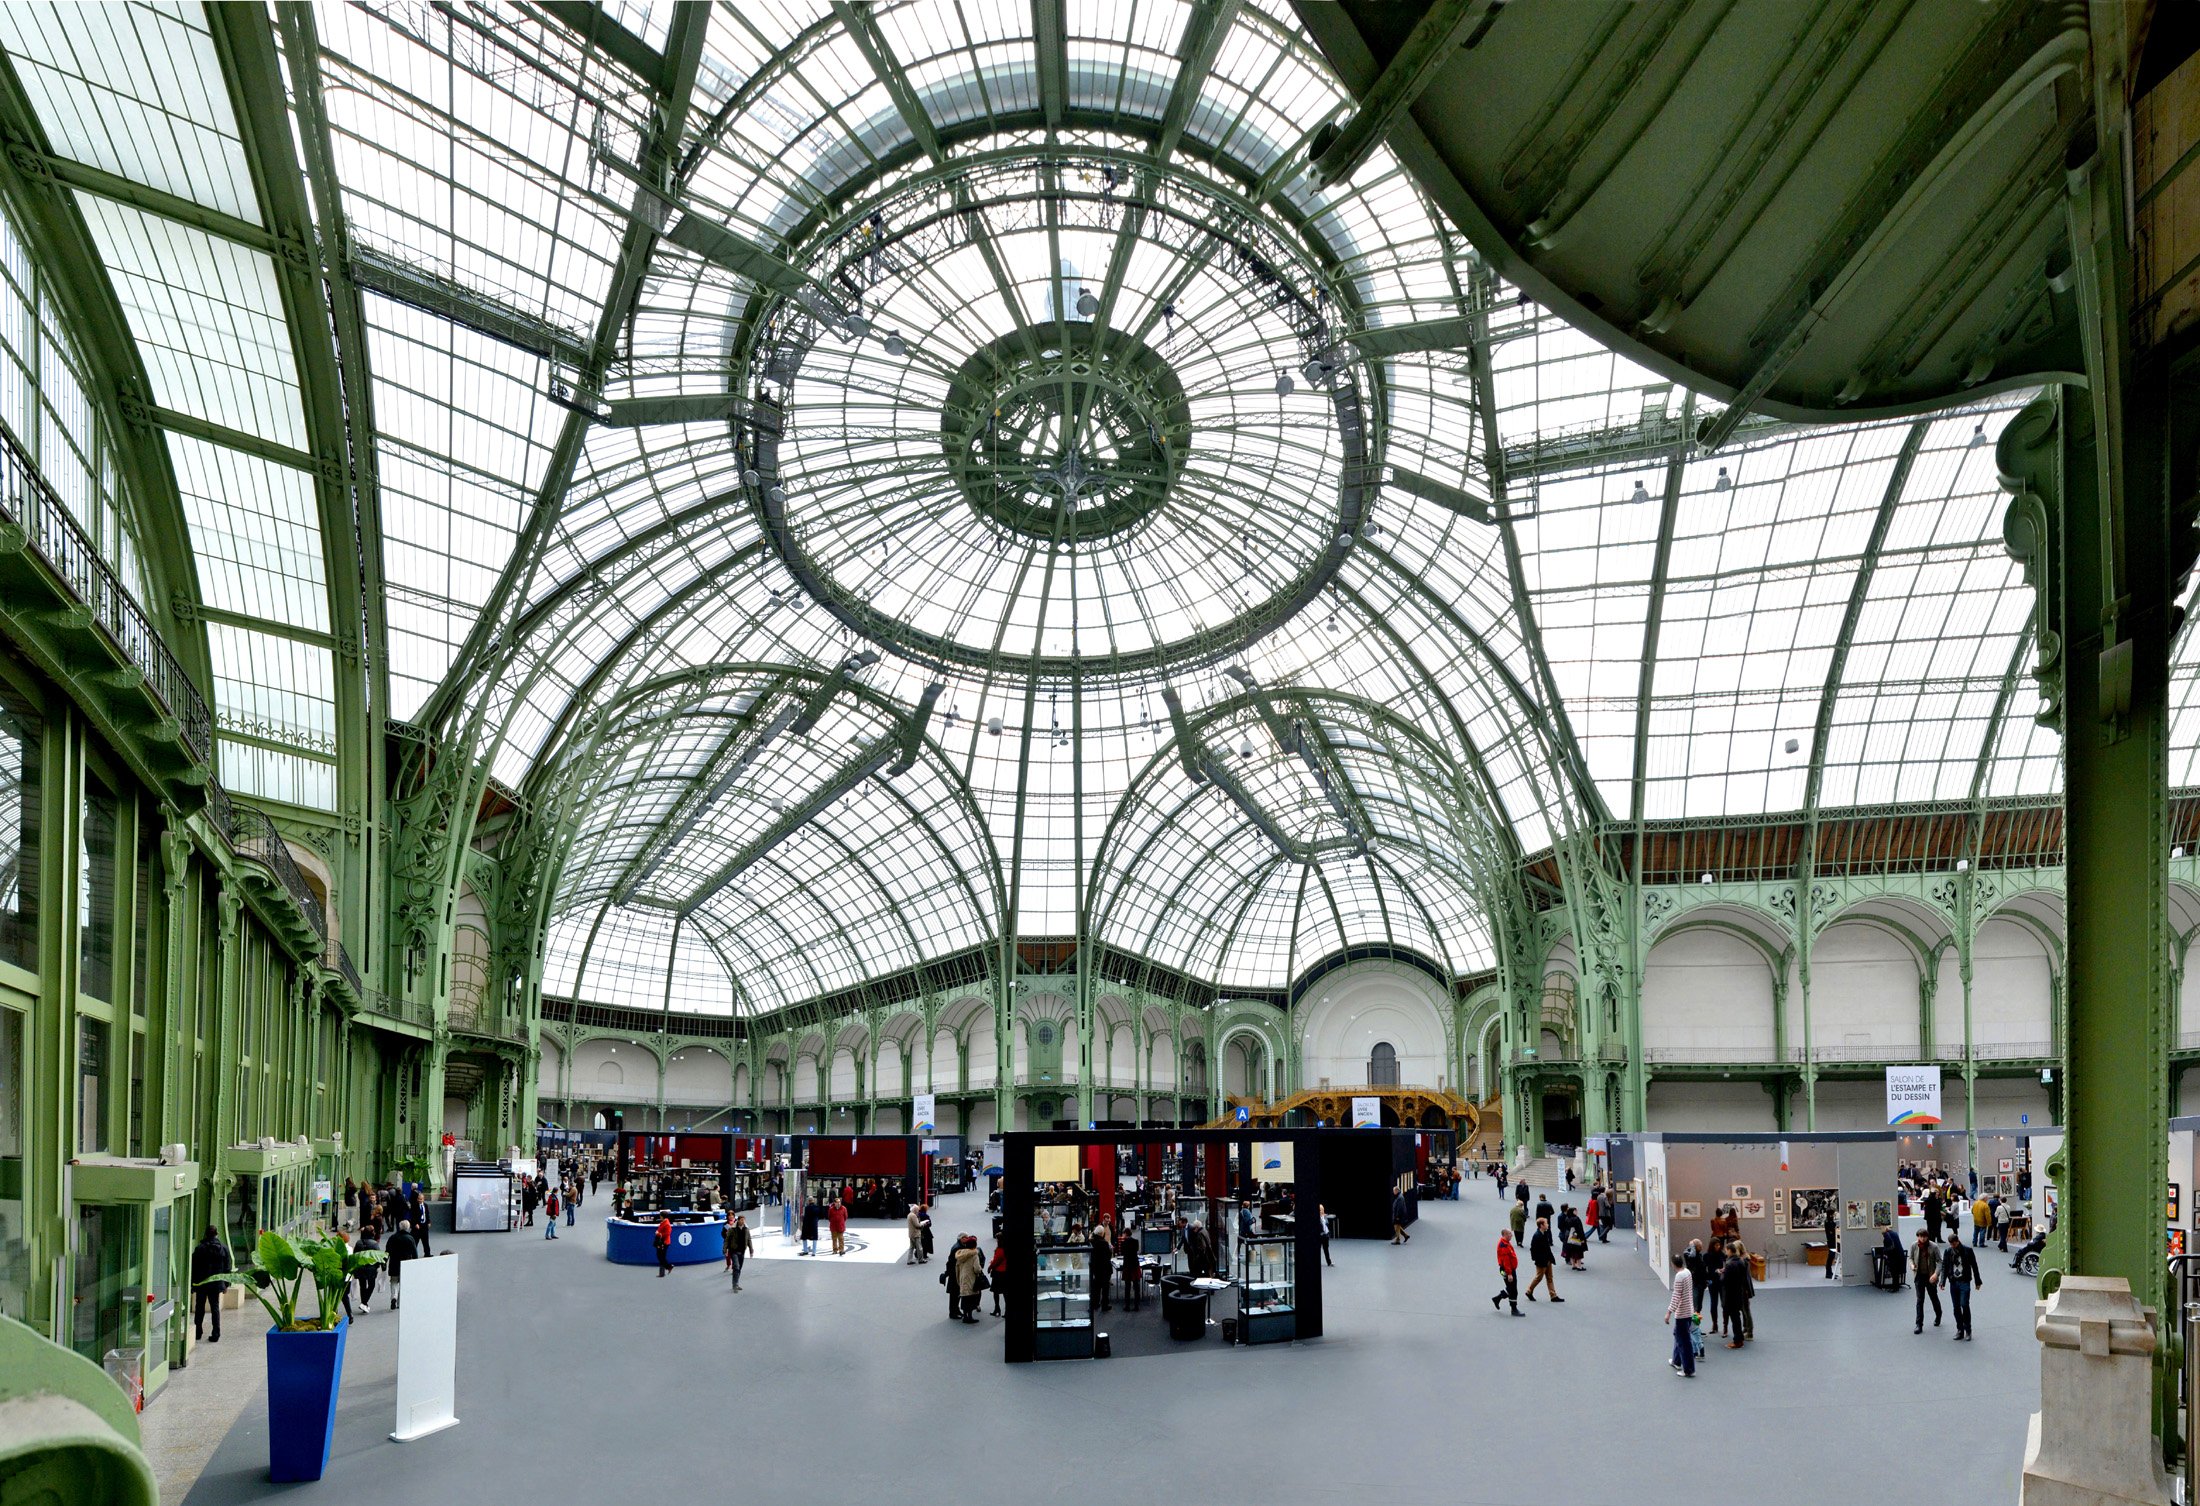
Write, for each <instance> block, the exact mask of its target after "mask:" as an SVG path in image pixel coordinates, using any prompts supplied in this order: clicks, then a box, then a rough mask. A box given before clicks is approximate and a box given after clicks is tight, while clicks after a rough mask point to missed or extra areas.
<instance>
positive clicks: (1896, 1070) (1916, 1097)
mask: <svg viewBox="0 0 2200 1506" xmlns="http://www.w3.org/2000/svg"><path fill="white" fill-rule="evenodd" d="M1938 1123H1940V1068H1938V1067H1889V1068H1888V1069H1887V1127H1888V1128H1889V1129H1907V1128H1909V1127H1910V1126H1912V1125H1924V1124H1938Z"/></svg>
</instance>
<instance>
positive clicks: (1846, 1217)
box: [1841, 1197, 1871, 1229]
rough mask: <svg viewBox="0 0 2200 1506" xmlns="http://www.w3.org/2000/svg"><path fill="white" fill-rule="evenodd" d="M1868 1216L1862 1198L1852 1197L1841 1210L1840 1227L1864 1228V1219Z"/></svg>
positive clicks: (1868, 1211)
mask: <svg viewBox="0 0 2200 1506" xmlns="http://www.w3.org/2000/svg"><path fill="white" fill-rule="evenodd" d="M1870 1216H1871V1212H1870V1210H1869V1209H1867V1208H1866V1207H1865V1206H1864V1199H1862V1198H1860V1197H1852V1198H1850V1199H1849V1200H1848V1204H1847V1206H1846V1207H1844V1208H1843V1209H1842V1210H1841V1227H1842V1228H1844V1229H1861V1228H1864V1227H1865V1222H1864V1221H1865V1220H1866V1219H1867V1218H1869V1217H1870Z"/></svg>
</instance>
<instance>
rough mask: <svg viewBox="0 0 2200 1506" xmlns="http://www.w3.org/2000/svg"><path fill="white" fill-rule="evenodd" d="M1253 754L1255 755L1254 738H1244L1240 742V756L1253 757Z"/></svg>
mask: <svg viewBox="0 0 2200 1506" xmlns="http://www.w3.org/2000/svg"><path fill="white" fill-rule="evenodd" d="M1252 756H1253V740H1252V739H1251V738H1249V737H1248V738H1246V739H1245V740H1244V741H1243V742H1241V743H1239V744H1238V757H1240V758H1251V757H1252Z"/></svg>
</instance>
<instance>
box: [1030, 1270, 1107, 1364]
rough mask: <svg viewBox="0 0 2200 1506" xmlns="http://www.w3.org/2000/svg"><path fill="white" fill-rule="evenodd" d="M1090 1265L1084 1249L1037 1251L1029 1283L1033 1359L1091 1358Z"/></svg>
mask: <svg viewBox="0 0 2200 1506" xmlns="http://www.w3.org/2000/svg"><path fill="white" fill-rule="evenodd" d="M1091 1261H1092V1251H1091V1250H1090V1249H1089V1248H1088V1247H1086V1246H1084V1245H1048V1244H1041V1245H1039V1246H1038V1247H1037V1251H1036V1255H1035V1258H1034V1263H1033V1264H1034V1269H1033V1272H1032V1283H1031V1290H1032V1294H1033V1296H1034V1298H1035V1299H1036V1303H1037V1308H1038V1325H1039V1331H1038V1339H1037V1343H1036V1345H1035V1354H1036V1357H1037V1358H1039V1359H1042V1360H1074V1359H1091V1358H1092V1353H1093V1339H1092V1333H1093V1330H1092V1291H1091V1289H1090V1287H1089V1285H1088V1284H1087V1283H1088V1279H1089V1276H1090V1272H1091Z"/></svg>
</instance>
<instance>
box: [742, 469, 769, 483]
mask: <svg viewBox="0 0 2200 1506" xmlns="http://www.w3.org/2000/svg"><path fill="white" fill-rule="evenodd" d="M763 483H764V478H763V476H762V475H761V474H760V473H759V472H757V471H756V470H754V469H750V470H746V471H743V472H742V473H741V484H742V485H743V486H761V485H763Z"/></svg>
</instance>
